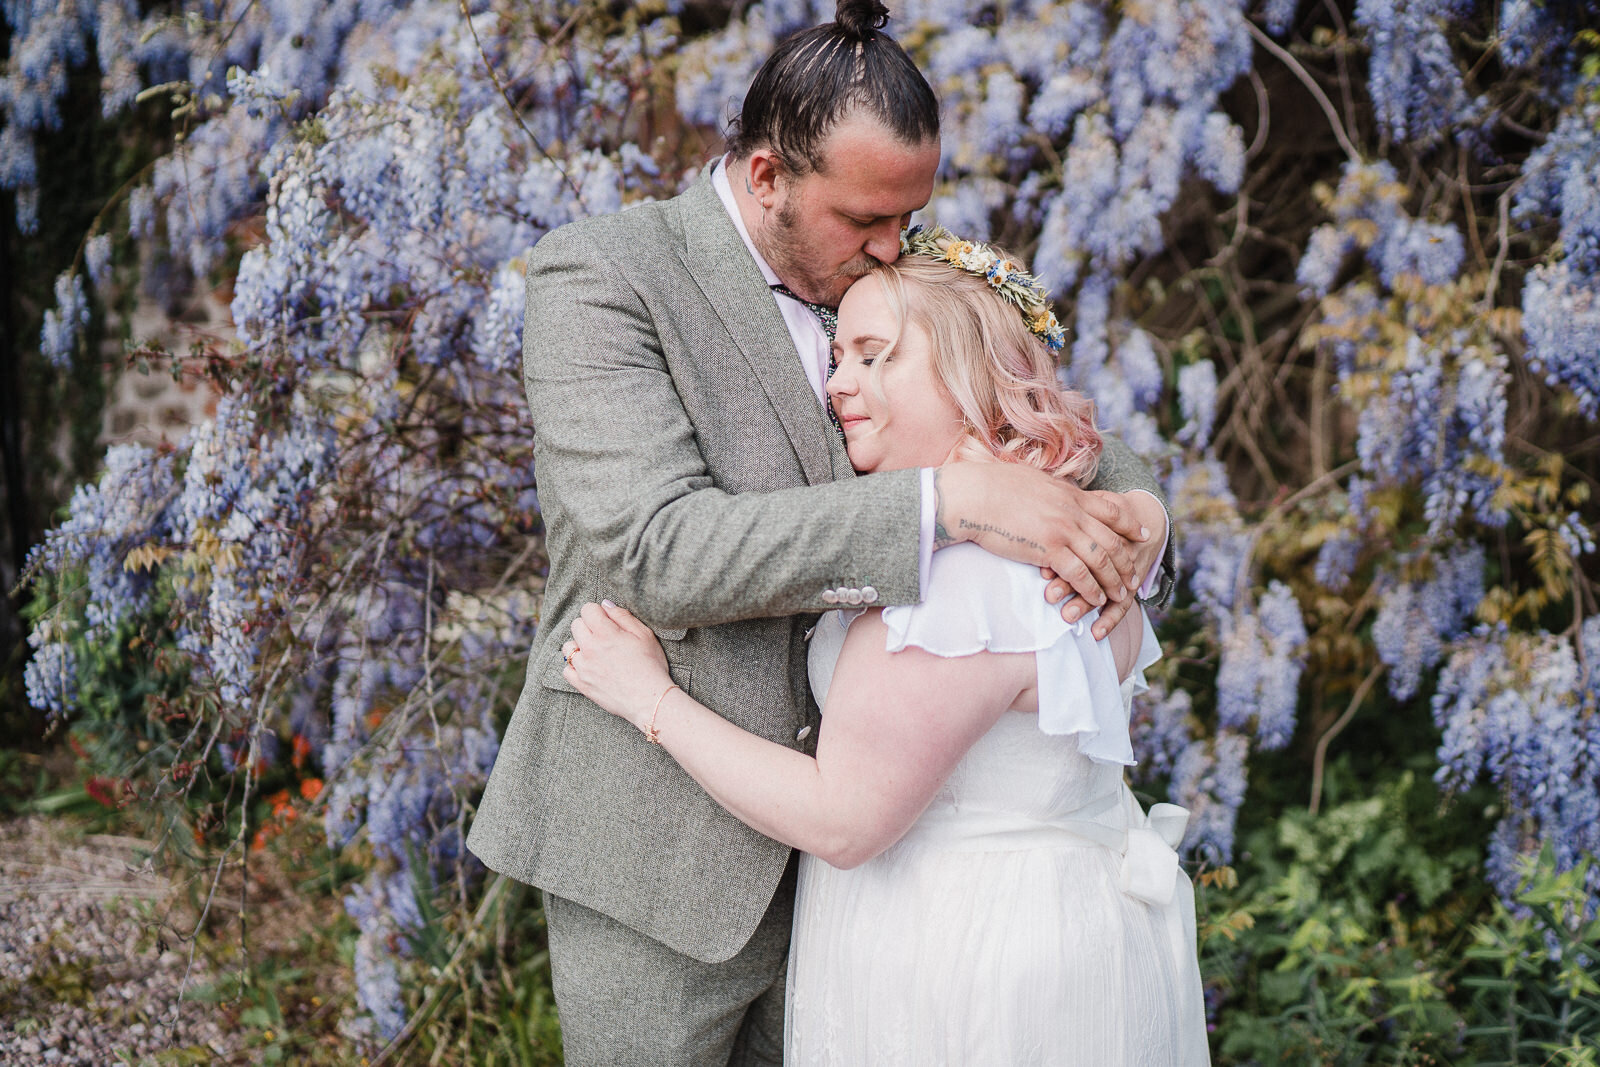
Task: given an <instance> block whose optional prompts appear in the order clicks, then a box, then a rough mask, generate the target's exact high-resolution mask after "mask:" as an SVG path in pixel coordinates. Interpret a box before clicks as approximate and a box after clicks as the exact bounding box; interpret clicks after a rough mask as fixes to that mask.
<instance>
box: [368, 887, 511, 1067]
mask: <svg viewBox="0 0 1600 1067" xmlns="http://www.w3.org/2000/svg"><path fill="white" fill-rule="evenodd" d="M492 878H493V879H494V880H493V881H492V882H490V883H489V887H488V888H487V889H485V890H484V892H483V900H482V901H480V902H479V903H478V910H477V911H476V912H474V913H473V915H472V921H471V922H470V923H468V924H467V928H466V929H465V930H463V931H462V932H461V940H460V941H458V942H456V948H455V951H454V952H453V953H451V954H450V962H448V963H446V964H445V965H444V968H443V969H442V970H440V971H439V974H438V980H437V981H436V982H434V983H433V988H432V989H430V990H429V991H428V999H427V1000H425V1001H423V1002H422V1006H421V1007H419V1008H417V1010H416V1012H415V1013H414V1014H413V1015H412V1016H411V1018H410V1019H407V1020H406V1025H405V1026H404V1027H403V1028H402V1029H401V1031H400V1032H399V1033H398V1034H396V1035H395V1036H394V1040H392V1041H390V1042H389V1043H388V1044H387V1045H385V1046H383V1048H382V1049H381V1050H379V1052H378V1054H377V1056H375V1057H373V1060H372V1064H371V1067H383V1065H384V1064H385V1063H388V1062H389V1061H390V1060H391V1059H393V1058H394V1056H396V1055H397V1054H398V1053H399V1052H400V1051H401V1050H402V1049H403V1048H404V1046H406V1045H408V1044H410V1043H411V1039H412V1038H413V1037H415V1036H416V1033H417V1031H418V1030H420V1029H421V1028H422V1025H423V1024H424V1023H426V1022H427V1021H428V1019H429V1018H430V1017H432V1015H433V1012H434V1011H435V1010H436V1009H437V1008H438V1006H439V1001H440V1000H442V999H443V998H444V994H445V990H446V989H447V988H448V979H449V978H450V975H451V973H452V972H453V971H454V970H455V969H456V968H457V967H459V966H460V965H461V961H462V960H463V959H465V958H466V955H467V950H468V949H469V948H471V947H472V946H473V944H474V943H475V939H474V938H473V936H472V935H473V932H474V931H476V930H477V929H478V928H479V927H480V926H482V925H483V922H484V920H485V919H486V918H488V916H489V912H490V911H491V910H492V909H493V908H494V907H495V906H496V905H498V904H499V902H500V898H501V897H503V896H504V895H505V893H506V887H507V886H508V885H509V884H510V883H511V879H509V878H507V877H506V876H504V875H500V874H496V875H492Z"/></svg>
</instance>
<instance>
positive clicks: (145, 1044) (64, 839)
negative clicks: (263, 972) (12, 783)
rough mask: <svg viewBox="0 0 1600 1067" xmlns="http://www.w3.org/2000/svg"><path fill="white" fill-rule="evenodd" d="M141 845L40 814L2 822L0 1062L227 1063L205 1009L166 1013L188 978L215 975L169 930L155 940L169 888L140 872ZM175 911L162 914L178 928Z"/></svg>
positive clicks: (225, 1044) (230, 1050)
mask: <svg viewBox="0 0 1600 1067" xmlns="http://www.w3.org/2000/svg"><path fill="white" fill-rule="evenodd" d="M148 847H149V846H148V845H147V844H146V843H145V842H142V841H138V840H135V839H132V838H126V837H111V836H106V835H89V836H72V835H71V834H70V831H68V830H66V829H64V828H63V827H62V826H61V825H59V824H58V823H53V822H51V821H50V820H48V819H42V818H34V817H30V818H24V819H18V820H16V821H13V822H10V823H6V824H0V1065H5V1067H10V1065H13V1064H15V1065H19V1067H21V1065H32V1064H94V1065H97V1067H98V1065H100V1064H120V1063H134V1064H137V1063H140V1062H141V1061H146V1059H147V1058H148V1057H154V1056H156V1055H157V1054H158V1053H162V1052H168V1053H169V1054H171V1053H172V1052H174V1051H175V1050H179V1049H181V1050H184V1052H183V1053H180V1054H178V1055H179V1057H180V1058H179V1060H178V1061H177V1062H184V1063H196V1062H206V1061H214V1060H223V1061H228V1060H234V1059H235V1056H236V1054H237V1053H238V1051H239V1049H238V1048H237V1044H236V1043H235V1042H233V1041H232V1040H230V1036H229V1035H228V1034H227V1033H225V1032H224V1030H223V1027H222V1025H220V1023H219V1021H218V1011H217V1009H216V1008H215V1007H214V1006H212V1005H208V1004H202V1003H194V1002H187V1003H184V1004H183V1005H182V1006H181V1010H179V1011H177V1013H176V1014H174V1009H175V1008H177V1007H178V1004H179V1002H178V993H179V990H180V989H181V988H183V987H184V978H185V971H186V970H188V989H189V990H191V991H192V990H194V989H195V988H197V987H201V986H204V985H207V984H208V983H210V982H212V981H213V980H214V979H215V975H214V974H212V973H211V972H210V970H209V969H208V967H207V965H206V963H205V961H204V960H202V959H200V958H198V957H197V958H196V960H195V963H194V966H193V968H192V969H190V966H189V958H188V952H187V946H186V945H185V944H183V943H180V942H178V940H177V939H176V938H175V937H173V936H171V934H170V933H169V934H168V935H167V936H166V938H165V939H164V942H165V943H163V939H162V938H161V937H160V934H161V924H160V918H161V917H162V916H164V915H167V913H168V909H169V907H171V901H172V899H173V896H174V888H173V886H172V885H171V884H170V883H169V882H168V881H166V880H165V879H163V878H162V877H161V876H160V875H159V874H157V873H155V872H154V871H151V870H148V869H146V868H142V867H141V862H140V861H141V856H142V855H143V851H144V850H146V849H148ZM184 914H185V912H184V910H183V909H180V910H178V911H176V912H174V913H173V914H172V915H169V916H168V918H169V919H175V920H176V925H177V926H178V927H179V928H182V927H183V926H184V920H183V918H182V916H183V915H184ZM163 1060H164V1062H174V1061H172V1060H168V1059H166V1058H165V1057H164V1058H163ZM150 1062H154V1061H153V1059H152V1060H150Z"/></svg>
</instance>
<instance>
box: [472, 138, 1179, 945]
mask: <svg viewBox="0 0 1600 1067" xmlns="http://www.w3.org/2000/svg"><path fill="white" fill-rule="evenodd" d="M523 379H524V384H525V386H526V389H527V394H528V403H529V406H530V408H531V410H532V415H533V429H534V457H535V469H536V471H537V475H538V485H539V500H540V507H541V509H542V511H543V514H544V519H545V525H546V531H547V547H548V551H549V557H550V577H549V582H548V584H547V586H546V589H545V598H544V607H543V610H542V613H541V627H540V631H539V635H538V637H537V638H536V639H535V641H534V645H533V649H532V651H531V653H530V654H529V657H528V666H527V679H526V682H525V685H524V688H523V690H522V696H521V699H520V700H519V701H518V704H517V708H516V711H515V713H514V714H513V716H512V719H511V724H510V726H509V728H508V729H507V731H506V736H505V738H504V740H503V742H502V745H501V749H500V755H499V759H498V761H497V762H496V764H495V767H494V771H493V773H492V774H491V775H490V778H489V783H488V786H487V788H486V789H485V791H484V795H483V800H482V802H481V803H480V805H479V807H478V811H477V815H476V818H475V819H474V821H473V824H472V831H471V834H470V836H469V837H468V839H467V844H468V847H469V848H471V850H472V851H473V852H474V853H476V854H477V855H478V857H479V858H481V859H482V860H483V861H484V863H486V864H487V865H488V866H489V867H490V868H492V869H493V870H496V871H499V872H501V873H503V874H506V875H509V876H511V877H513V878H517V879H519V880H521V881H524V882H528V883H530V884H533V885H537V886H541V887H543V888H544V889H545V890H547V891H548V892H551V893H554V894H556V895H558V896H562V897H566V898H568V899H570V900H574V901H577V902H578V903H580V904H583V905H585V906H587V907H590V908H593V909H595V910H597V911H600V912H602V913H604V914H606V915H610V916H612V917H613V918H615V919H617V920H618V921H620V922H622V923H623V924H625V925H627V926H629V927H631V928H633V929H635V930H637V931H639V932H641V933H643V934H646V935H647V936H649V937H652V938H654V939H656V940H658V941H661V942H662V943H664V944H666V945H667V946H669V947H671V948H673V949H675V950H676V951H679V952H682V953H685V954H687V955H689V956H692V957H694V958H695V959H699V960H702V961H704V962H708V963H714V962H719V961H722V960H726V959H729V958H731V957H732V956H733V955H734V954H735V953H737V952H738V951H739V949H740V948H741V947H743V945H744V944H745V942H746V941H747V940H749V937H750V935H751V934H752V932H753V931H754V930H755V927H756V924H757V923H758V922H759V921H760V919H761V916H762V914H763V913H764V912H765V910H766V907H767V904H768V902H769V901H770V900H771V897H772V894H773V891H774V889H775V888H776V886H777V883H778V879H779V876H780V875H781V874H782V873H783V868H784V864H785V863H786V861H787V859H788V856H789V848H788V847H787V846H786V845H782V844H779V843H778V842H776V841H773V840H771V839H770V838H767V837H765V836H763V835H761V834H759V833H757V832H755V831H754V830H751V829H749V828H748V827H746V826H745V825H743V824H742V823H740V822H739V821H738V820H737V819H735V818H733V816H731V815H729V814H728V813H727V812H725V811H724V810H723V809H722V808H721V807H719V806H718V805H717V804H716V803H715V802H714V801H712V800H711V798H710V797H709V796H707V795H706V793H705V792H704V791H703V790H701V789H700V787H699V786H698V785H696V784H695V783H694V781H693V780H692V779H690V778H689V777H688V776H687V775H686V774H684V773H683V771H682V770H680V769H679V768H678V766H677V764H676V763H675V762H674V761H673V759H672V757H671V756H669V755H668V754H667V753H666V752H665V751H664V750H662V749H661V748H659V747H657V746H654V745H651V744H648V743H647V742H646V741H645V740H644V738H643V737H642V736H641V735H640V734H639V732H638V731H637V730H635V729H634V728H633V727H632V726H630V725H629V724H628V723H627V722H625V721H623V720H622V719H619V718H615V717H613V716H611V715H609V714H607V713H606V712H604V711H602V710H600V709H599V708H598V707H596V706H595V705H594V704H592V703H590V702H589V701H588V700H587V699H586V698H584V697H583V696H581V695H580V694H578V693H577V692H575V691H574V690H573V689H572V687H571V686H570V685H568V684H567V682H566V681H565V680H564V679H563V678H562V677H561V669H562V660H561V644H562V642H563V641H564V640H565V639H566V637H567V636H568V634H569V632H570V629H571V625H572V622H573V620H574V618H576V616H577V613H578V610H579V609H580V608H581V607H582V606H583V604H584V603H585V602H587V601H598V600H600V599H602V598H605V597H609V598H610V599H611V600H613V601H615V602H616V603H618V604H621V605H623V606H624V607H627V608H629V609H631V610H632V611H634V612H635V613H636V614H637V615H639V617H640V618H642V619H644V620H645V621H646V622H648V623H649V624H650V625H651V626H652V627H653V628H654V629H655V631H656V633H657V635H658V636H659V637H660V638H661V640H662V644H663V646H664V647H665V649H666V654H667V659H668V661H669V664H670V668H671V672H672V676H673V679H674V680H675V681H676V682H677V683H678V684H679V685H681V686H682V687H683V688H684V689H685V690H686V691H687V692H688V693H689V694H690V695H691V696H693V697H694V698H695V699H696V700H698V701H700V702H701V703H703V704H705V705H707V706H708V707H710V708H712V709H714V710H715V711H717V712H718V713H719V714H721V715H723V716H725V717H727V718H728V719H729V720H730V721H732V722H734V723H736V724H738V725H739V726H741V727H743V728H744V729H746V730H749V731H751V732H753V733H756V734H758V735H760V736H762V737H765V738H768V739H770V740H772V741H776V742H778V743H780V744H784V745H788V746H790V747H793V748H800V749H804V750H808V751H809V750H810V749H811V747H812V746H813V745H814V744H815V738H816V730H815V727H816V725H817V720H818V713H817V708H816V705H815V703H814V702H813V701H812V699H811V695H810V691H809V687H808V685H807V681H806V644H805V637H806V634H807V632H808V630H809V627H810V626H811V625H812V623H813V622H814V621H815V620H816V616H817V614H818V613H820V612H822V611H824V610H826V609H827V608H828V607H829V605H828V604H827V603H826V602H825V601H824V600H823V599H822V593H823V591H824V590H827V589H830V588H836V587H842V586H849V587H858V588H859V587H864V586H868V585H871V586H873V587H874V588H876V589H877V591H878V595H879V602H880V603H883V604H908V603H914V602H915V601H916V600H917V598H918V595H919V591H918V575H917V539H918V525H919V514H918V509H919V484H918V475H917V472H916V471H894V472H887V473H883V474H874V475H870V476H866V477H857V476H856V475H855V474H854V472H853V471H852V470H851V468H850V461H849V458H848V457H847V456H846V454H845V451H844V447H843V444H842V443H841V441H840V440H839V436H838V434H837V433H836V432H835V431H834V430H833V428H832V426H831V425H830V424H829V422H828V420H827V417H826V415H825V414H824V412H823V410H822V408H821V406H820V405H819V404H818V403H817V398H816V394H815V393H813V392H812V390H811V386H810V384H809V383H808V382H807V380H806V377H805V373H804V371H803V370H802V369H801V365H800V361H799V359H798V357H797V356H796V353H795V350H794V343H793V341H792V340H791V339H790V337H789V333H788V330H787V328H786V327H785V325H784V322H783V318H782V316H781V314H780V313H779V311H778V307H777V303H776V301H775V300H774V298H773V296H772V294H771V292H770V291H769V290H768V288H767V285H766V282H765V281H764V280H763V278H762V276H761V272H760V271H759V269H758V268H757V267H756V265H755V262H754V261H753V260H752V259H751V257H750V254H749V252H748V251H747V250H746V248H745V246H744V243H743V241H742V240H741V239H740V237H739V234H738V231H737V230H735V229H734V226H733V223H732V221H731V220H730V219H729V218H728V215H727V212H726V211H725V210H724V208H723V206H722V203H721V201H720V200H719V199H718V197H717V195H716V192H715V191H714V189H713V187H712V185H711V181H710V170H709V168H708V169H707V171H706V173H705V174H703V175H702V176H701V179H700V180H699V182H697V183H696V184H695V185H694V186H693V187H691V188H690V189H689V190H688V191H687V192H685V193H683V194H682V195H681V196H678V197H676V198H675V199H672V200H668V201H663V202H658V203H652V204H645V205H640V206H637V207H633V208H630V209H628V210H625V211H623V212H621V213H619V214H615V215H609V216H604V217H599V218H591V219H585V220H583V221H581V222H576V223H573V224H571V225H569V226H564V227H562V228H560V229H558V230H555V231H553V232H551V233H549V234H547V235H546V236H545V237H544V238H543V239H542V240H541V241H540V242H539V244H538V246H537V247H536V248H535V249H534V251H533V254H532V256H531V259H530V261H529V264H528V280H527V317H526V324H525V327H524V333H523ZM1094 487H1095V488H1102V489H1115V490H1125V489H1130V488H1148V489H1151V490H1155V489H1156V486H1155V484H1154V481H1153V479H1151V477H1150V476H1149V473H1148V471H1146V470H1145V468H1144V467H1143V465H1142V464H1140V463H1138V462H1137V461H1136V460H1133V459H1132V458H1131V453H1128V452H1127V450H1126V448H1124V447H1123V446H1122V445H1121V444H1120V443H1117V442H1112V443H1111V444H1110V446H1109V447H1108V449H1107V452H1106V455H1105V457H1104V459H1103V460H1102V464H1101V470H1100V473H1099V475H1098V477H1097V480H1096V483H1095V486H1094ZM1169 570H1170V567H1169ZM806 726H811V727H813V729H812V730H811V731H809V732H808V733H806V736H805V739H804V740H803V741H802V740H797V735H798V734H800V733H802V732H803V728H804V727H806Z"/></svg>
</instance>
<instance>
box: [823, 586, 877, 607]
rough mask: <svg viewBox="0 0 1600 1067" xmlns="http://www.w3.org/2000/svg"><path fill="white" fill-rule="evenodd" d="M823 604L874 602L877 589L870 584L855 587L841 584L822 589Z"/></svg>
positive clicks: (875, 601)
mask: <svg viewBox="0 0 1600 1067" xmlns="http://www.w3.org/2000/svg"><path fill="white" fill-rule="evenodd" d="M822 602H823V603H824V604H849V605H852V606H853V605H856V604H876V603H877V602H878V591H877V590H876V589H874V588H873V587H872V586H870V585H864V586H862V587H861V588H859V589H857V588H856V587H855V586H851V585H841V586H839V587H838V588H837V589H824V590H823V591H822Z"/></svg>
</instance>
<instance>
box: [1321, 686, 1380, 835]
mask: <svg viewBox="0 0 1600 1067" xmlns="http://www.w3.org/2000/svg"><path fill="white" fill-rule="evenodd" d="M1382 676H1383V664H1382V663H1379V664H1378V665H1377V666H1375V667H1373V668H1372V670H1371V671H1369V672H1367V676H1366V677H1365V678H1363V679H1361V684H1360V685H1359V686H1357V687H1356V695H1355V696H1353V697H1351V698H1350V706H1349V707H1347V708H1345V709H1344V714H1343V715H1340V716H1339V717H1338V718H1337V719H1335V720H1334V723H1333V725H1332V726H1330V727H1328V728H1327V730H1325V731H1324V732H1323V734H1322V736H1321V737H1319V738H1318V739H1317V752H1316V755H1315V756H1313V757H1312V759H1311V814H1313V815H1315V814H1316V813H1317V810H1318V809H1319V808H1321V807H1322V770H1323V764H1324V763H1326V761H1327V758H1328V745H1330V744H1331V743H1332V742H1333V739H1334V738H1335V737H1338V736H1339V734H1340V733H1341V732H1342V731H1343V730H1344V728H1345V727H1346V726H1349V725H1350V720H1351V719H1354V718H1355V717H1356V712H1357V711H1359V710H1360V708H1361V703H1362V701H1364V700H1366V699H1367V694H1368V693H1370V692H1371V691H1372V687H1373V686H1374V685H1376V684H1377V683H1378V679H1379V678H1381V677H1382Z"/></svg>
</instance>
